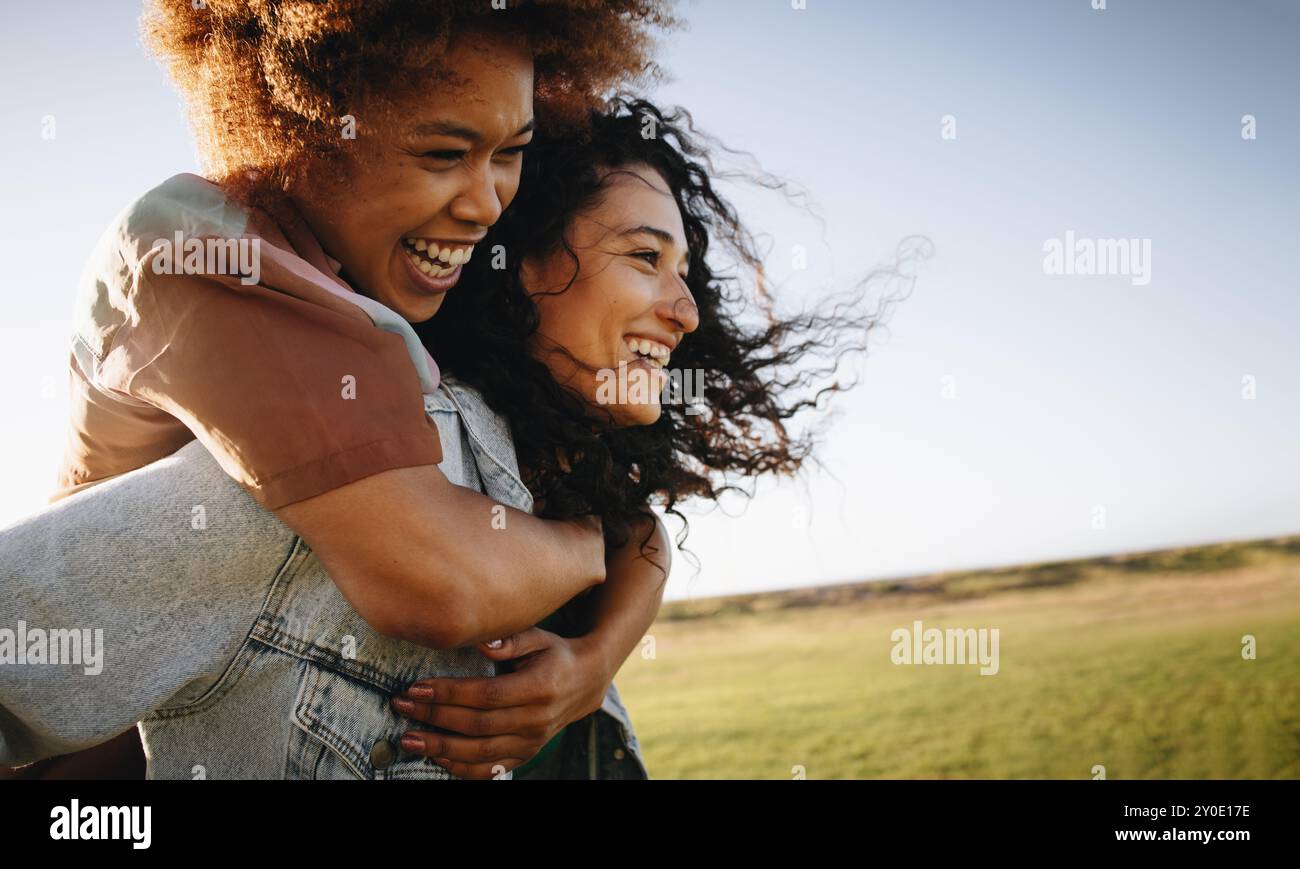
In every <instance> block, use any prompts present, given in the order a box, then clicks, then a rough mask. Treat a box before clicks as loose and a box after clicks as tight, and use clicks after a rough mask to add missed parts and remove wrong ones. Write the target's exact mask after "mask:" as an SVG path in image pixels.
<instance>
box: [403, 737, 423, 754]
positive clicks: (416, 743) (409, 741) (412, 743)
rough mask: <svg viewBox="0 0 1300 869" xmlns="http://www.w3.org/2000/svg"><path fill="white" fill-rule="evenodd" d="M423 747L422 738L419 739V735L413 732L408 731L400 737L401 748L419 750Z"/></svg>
mask: <svg viewBox="0 0 1300 869" xmlns="http://www.w3.org/2000/svg"><path fill="white" fill-rule="evenodd" d="M423 747H424V740H422V739H420V737H418V736H416V735H415V734H414V733H408V734H406V735H405V736H403V737H402V748H404V749H406V750H407V751H419V750H420V749H421V748H423Z"/></svg>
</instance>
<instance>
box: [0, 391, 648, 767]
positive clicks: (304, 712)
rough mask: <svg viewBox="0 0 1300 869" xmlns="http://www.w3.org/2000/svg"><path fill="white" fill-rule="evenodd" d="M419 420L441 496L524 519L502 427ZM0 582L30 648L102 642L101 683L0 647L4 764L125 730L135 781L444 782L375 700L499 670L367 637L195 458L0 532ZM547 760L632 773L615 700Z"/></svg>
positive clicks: (462, 397)
mask: <svg viewBox="0 0 1300 869" xmlns="http://www.w3.org/2000/svg"><path fill="white" fill-rule="evenodd" d="M425 409H426V411H427V412H428V413H430V415H431V416H432V417H433V419H434V421H435V423H436V424H437V426H438V430H439V432H440V434H441V438H442V441H443V457H444V458H443V462H442V464H441V466H440V467H441V468H442V470H443V472H444V474H446V476H447V478H448V479H449V480H451V481H452V482H453V483H456V484H459V485H464V486H468V487H471V488H475V489H479V490H481V491H483V492H484V493H486V494H487V495H488V496H489V497H491V498H493V499H494V500H496V501H498V502H499V503H503V504H508V505H510V506H512V507H516V508H518V509H521V510H525V511H527V510H530V509H531V507H532V498H531V496H530V494H529V492H528V490H527V488H526V487H525V486H524V484H523V483H522V481H521V480H520V479H519V474H518V468H517V464H516V462H515V457H514V449H513V444H512V443H511V440H510V433H509V427H508V426H507V425H506V423H505V421H504V420H503V419H502V418H501V417H499V416H498V415H496V414H495V413H493V412H492V411H491V410H490V409H489V408H488V407H487V405H486V404H485V403H484V402H483V400H482V399H481V397H480V396H479V395H478V394H477V393H476V392H475V391H474V390H472V389H469V388H468V387H466V386H464V385H461V384H458V383H456V382H455V381H454V380H451V379H446V380H444V382H443V383H442V384H441V385H440V387H439V388H438V389H437V390H436V391H435V392H433V393H432V394H429V395H426V396H425ZM213 532H218V533H213ZM0 574H3V576H4V580H5V587H6V591H11V592H12V593H10V594H6V595H4V596H0V630H3V629H5V628H9V629H10V630H15V629H17V627H18V623H19V621H20V620H22V621H23V622H25V625H24V627H25V628H26V630H27V631H29V632H30V631H31V630H32V629H40V630H52V631H72V630H77V631H79V632H80V635H81V636H83V637H85V638H86V640H87V643H86V645H87V646H91V645H93V643H92V642H91V638H92V637H93V631H94V630H95V629H100V630H102V636H103V644H102V660H101V661H100V662H99V664H98V665H97V667H96V666H82V665H69V664H68V663H66V661H65V662H61V663H43V664H33V663H26V664H17V663H5V662H4V658H3V641H2V640H0V763H3V764H6V765H19V764H23V763H29V762H31V761H34V760H37V759H40V758H42V757H48V756H51V755H54V754H59V753H66V752H69V751H75V750H77V749H80V748H85V747H88V746H90V745H94V744H97V743H99V742H102V741H104V740H105V739H108V738H110V737H112V736H114V735H116V734H117V733H120V732H121V731H122V730H125V729H126V728H127V727H129V726H131V724H132V723H134V722H136V721H138V722H139V729H140V733H141V736H142V739H143V742H144V746H145V751H146V755H147V757H148V775H149V777H150V778H281V777H286V778H342V779H352V778H364V779H372V778H393V779H402V778H405V779H446V778H451V776H450V775H449V774H448V773H447V772H446V771H445V770H443V769H442V768H441V767H438V766H437V765H435V764H434V763H433V762H432V761H431V760H428V759H425V758H423V757H419V756H410V755H404V754H403V753H402V752H401V750H400V748H399V740H400V737H401V734H402V733H403V732H405V731H406V730H408V729H411V728H412V727H416V728H418V727H419V726H420V725H418V724H416V723H414V722H411V721H409V720H406V719H402V718H401V717H399V716H398V715H396V714H395V713H394V711H393V710H392V708H391V705H390V704H389V698H390V696H391V695H392V694H395V693H398V692H400V691H402V690H404V689H405V688H406V687H407V686H408V685H409V684H410V683H412V682H414V681H416V680H418V679H421V678H426V677H431V676H492V675H495V673H496V667H495V665H494V664H493V662H491V661H490V660H488V659H487V658H485V657H483V656H482V655H480V654H479V653H478V652H477V650H475V649H472V648H467V649H456V650H435V649H428V648H425V647H422V646H418V645H415V644H412V643H407V642H404V641H401V640H396V639H393V638H390V637H385V636H383V635H381V634H379V633H377V632H376V631H374V630H373V629H371V628H370V626H369V625H367V624H366V623H365V622H364V621H363V620H362V619H361V618H360V616H359V615H358V614H357V613H356V612H355V610H353V609H352V607H351V606H350V605H349V604H348V603H347V601H346V600H345V599H344V597H343V596H342V594H341V593H340V592H339V591H338V589H337V587H336V586H335V585H334V582H333V581H332V580H331V579H330V577H329V575H328V574H327V573H326V572H325V570H324V569H323V567H322V566H321V564H320V562H319V560H318V559H317V558H316V556H315V554H314V553H313V552H312V551H311V550H310V548H309V547H307V545H306V544H305V543H304V542H303V541H302V540H301V539H300V538H298V537H297V536H296V535H295V534H294V533H293V532H292V530H290V529H289V528H287V527H286V526H285V525H283V523H281V522H280V521H279V520H278V519H277V518H276V517H275V516H274V515H273V514H271V513H268V512H266V511H264V510H262V509H261V508H260V507H259V506H258V505H257V504H256V503H255V502H254V501H253V500H252V498H251V497H250V496H249V495H248V494H247V493H246V492H245V491H244V490H243V489H241V488H240V487H239V486H238V484H236V483H235V482H234V481H233V480H231V479H230V478H229V477H228V476H227V475H226V474H225V472H224V471H222V470H221V468H220V467H219V466H218V465H217V463H216V461H215V460H214V459H213V458H212V457H211V455H210V454H209V453H208V452H207V451H206V450H205V449H204V448H203V447H202V445H201V444H199V443H197V442H191V443H190V444H188V445H187V446H186V447H184V448H182V449H181V450H179V451H178V452H177V453H175V454H173V455H172V456H169V457H168V458H166V459H163V460H161V461H159V462H155V463H154V464H153V465H150V466H148V467H146V468H142V469H140V470H138V471H134V472H132V473H130V474H125V475H123V476H121V477H118V478H115V479H112V480H108V481H106V482H104V483H100V484H98V485H96V486H94V487H92V488H91V489H90V490H87V491H85V492H81V493H78V494H76V495H73V496H71V497H69V498H67V499H65V500H63V501H61V502H58V503H56V504H55V505H53V506H51V507H50V508H47V509H46V510H44V511H42V512H41V513H39V514H37V515H36V516H33V517H30V518H29V519H27V520H23V521H22V522H19V523H17V524H16V525H14V526H11V527H10V528H8V529H6V530H4V531H3V532H0ZM208 577H212V579H209V578H208ZM250 626H251V627H250ZM65 645H66V644H65ZM65 651H66V650H65ZM88 654H89V652H88V651H87V655H88ZM65 659H66V655H65ZM546 764H547V765H546V768H545V771H544V773H542V774H544V775H545V776H546V777H558V778H645V777H646V772H645V766H644V762H643V760H642V757H641V752H640V746H639V744H638V742H637V739H636V735H635V733H634V731H633V730H632V726H631V722H630V720H629V719H628V715H627V712H626V710H625V709H624V708H623V705H622V703H621V701H620V699H619V696H618V691H617V689H616V688H615V687H614V686H613V685H612V684H611V685H610V688H609V690H608V692H607V694H606V697H605V700H604V702H603V704H602V706H601V709H600V710H598V711H597V712H595V713H593V714H592V715H589V716H587V717H586V718H584V719H582V720H581V721H579V722H575V723H574V724H572V725H570V727H569V728H567V729H566V732H565V737H564V740H563V741H562V745H561V748H560V749H559V750H558V751H556V752H553V756H552V757H549V758H547V760H546ZM509 777H510V774H509V773H505V774H504V775H503V776H502V778H509Z"/></svg>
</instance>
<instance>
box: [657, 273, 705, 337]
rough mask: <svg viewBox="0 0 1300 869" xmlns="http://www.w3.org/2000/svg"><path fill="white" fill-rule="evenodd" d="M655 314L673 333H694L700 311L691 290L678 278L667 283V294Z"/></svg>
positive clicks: (698, 323)
mask: <svg viewBox="0 0 1300 869" xmlns="http://www.w3.org/2000/svg"><path fill="white" fill-rule="evenodd" d="M656 313H657V314H658V315H659V317H660V319H662V320H663V321H664V322H665V323H667V324H668V327H669V328H670V329H672V330H673V331H675V332H688V333H689V332H694V331H695V330H696V329H698V328H699V326H700V309H699V308H698V307H696V305H695V297H694V296H693V295H691V289H690V287H688V286H687V285H686V282H685V281H683V280H682V279H681V278H680V277H676V276H674V277H673V278H672V279H671V280H670V281H669V286H668V292H666V293H665V294H664V297H663V298H662V299H661V300H660V302H659V304H658V307H657V311H656Z"/></svg>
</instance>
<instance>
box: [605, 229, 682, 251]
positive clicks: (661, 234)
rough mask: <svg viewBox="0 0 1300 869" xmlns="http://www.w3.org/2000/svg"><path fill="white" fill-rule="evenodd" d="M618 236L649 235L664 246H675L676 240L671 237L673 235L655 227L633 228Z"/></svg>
mask: <svg viewBox="0 0 1300 869" xmlns="http://www.w3.org/2000/svg"><path fill="white" fill-rule="evenodd" d="M619 235H649V236H653V237H655V238H657V239H659V240H660V241H662V242H663V243H664V244H671V245H673V246H674V247H676V246H677V239H676V238H674V237H673V234H672V233H671V232H668V231H667V230H664V229H660V228H659V227H657V226H645V225H642V226H634V227H632V228H631V229H625V230H623V231H622V232H620V233H619Z"/></svg>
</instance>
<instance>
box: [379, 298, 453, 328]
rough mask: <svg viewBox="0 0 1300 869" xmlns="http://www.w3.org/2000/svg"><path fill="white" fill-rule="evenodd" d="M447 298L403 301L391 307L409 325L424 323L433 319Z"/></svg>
mask: <svg viewBox="0 0 1300 869" xmlns="http://www.w3.org/2000/svg"><path fill="white" fill-rule="evenodd" d="M444 299H446V296H436V297H434V298H416V299H403V300H402V301H400V302H398V303H397V304H393V305H389V306H388V307H390V308H392V309H393V310H394V311H396V312H397V313H398V314H400V315H401V317H402V319H403V320H405V321H406V322H408V323H423V322H424V321H425V320H429V319H432V318H433V315H434V314H436V313H438V311H439V310H440V309H441V308H442V303H443V300H444Z"/></svg>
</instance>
